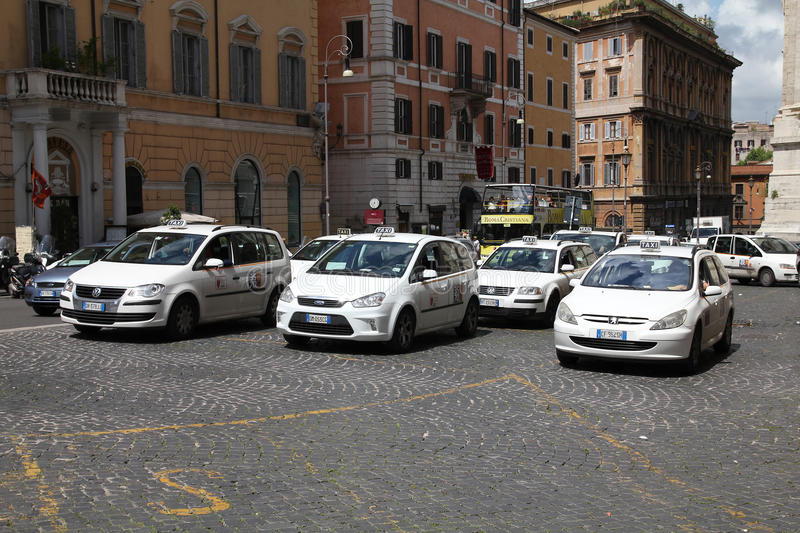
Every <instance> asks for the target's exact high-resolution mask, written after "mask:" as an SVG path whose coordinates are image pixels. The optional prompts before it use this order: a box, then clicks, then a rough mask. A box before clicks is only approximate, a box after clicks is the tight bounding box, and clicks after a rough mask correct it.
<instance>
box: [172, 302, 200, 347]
mask: <svg viewBox="0 0 800 533" xmlns="http://www.w3.org/2000/svg"><path fill="white" fill-rule="evenodd" d="M196 325H197V306H196V305H195V303H194V302H193V301H192V299H191V298H188V297H186V296H184V297H183V298H178V300H177V301H176V302H175V303H174V304H172V309H170V311H169V319H168V320H167V336H168V337H169V338H171V339H173V340H182V339H187V338H189V337H190V336H191V335H192V333H193V332H194V327H195V326H196Z"/></svg>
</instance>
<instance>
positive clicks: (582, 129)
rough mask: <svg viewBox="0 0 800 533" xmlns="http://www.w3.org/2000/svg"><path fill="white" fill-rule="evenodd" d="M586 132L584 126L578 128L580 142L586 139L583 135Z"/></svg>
mask: <svg viewBox="0 0 800 533" xmlns="http://www.w3.org/2000/svg"><path fill="white" fill-rule="evenodd" d="M584 130H585V128H584V127H583V124H581V126H580V127H579V128H578V140H579V141H583V140H585V139H586V138H585V137H584V135H583V132H584Z"/></svg>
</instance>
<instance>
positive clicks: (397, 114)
mask: <svg viewBox="0 0 800 533" xmlns="http://www.w3.org/2000/svg"><path fill="white" fill-rule="evenodd" d="M400 104H401V101H400V100H399V99H397V98H395V100H394V131H395V132H396V133H400V131H401V130H400V128H401V126H400Z"/></svg>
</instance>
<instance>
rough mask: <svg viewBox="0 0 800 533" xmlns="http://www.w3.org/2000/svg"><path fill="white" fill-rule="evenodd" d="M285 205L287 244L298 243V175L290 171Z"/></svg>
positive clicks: (296, 244)
mask: <svg viewBox="0 0 800 533" xmlns="http://www.w3.org/2000/svg"><path fill="white" fill-rule="evenodd" d="M286 205H287V206H288V209H289V232H288V234H287V237H288V239H287V240H288V241H289V246H298V245H299V244H300V176H299V175H298V174H297V172H294V171H292V172H291V173H290V174H289V179H288V180H286Z"/></svg>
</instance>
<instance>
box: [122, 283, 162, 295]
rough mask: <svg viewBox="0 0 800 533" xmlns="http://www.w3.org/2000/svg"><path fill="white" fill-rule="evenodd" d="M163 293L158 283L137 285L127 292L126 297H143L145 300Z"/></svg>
mask: <svg viewBox="0 0 800 533" xmlns="http://www.w3.org/2000/svg"><path fill="white" fill-rule="evenodd" d="M162 292H164V286H163V285H162V284H160V283H148V284H147V285H139V286H138V287H134V288H132V289H130V290H129V291H128V296H143V297H145V298H152V297H154V296H158V295H159V294H161V293H162Z"/></svg>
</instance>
